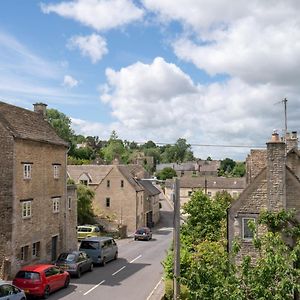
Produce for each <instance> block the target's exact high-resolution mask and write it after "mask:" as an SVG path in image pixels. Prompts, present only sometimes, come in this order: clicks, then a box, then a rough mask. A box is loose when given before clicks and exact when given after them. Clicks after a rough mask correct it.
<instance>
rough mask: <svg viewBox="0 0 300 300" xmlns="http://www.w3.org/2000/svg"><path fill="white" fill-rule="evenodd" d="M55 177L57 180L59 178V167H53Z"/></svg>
mask: <svg viewBox="0 0 300 300" xmlns="http://www.w3.org/2000/svg"><path fill="white" fill-rule="evenodd" d="M53 176H54V178H55V179H58V178H59V165H53Z"/></svg>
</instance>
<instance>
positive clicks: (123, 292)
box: [50, 200, 173, 300]
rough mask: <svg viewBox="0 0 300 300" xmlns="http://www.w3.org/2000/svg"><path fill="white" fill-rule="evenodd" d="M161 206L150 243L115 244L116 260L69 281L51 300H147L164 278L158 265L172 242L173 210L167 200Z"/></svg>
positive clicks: (127, 241) (160, 265) (122, 241)
mask: <svg viewBox="0 0 300 300" xmlns="http://www.w3.org/2000/svg"><path fill="white" fill-rule="evenodd" d="M161 203H162V209H161V220H160V222H159V224H158V225H157V226H156V227H155V228H153V238H152V240H150V241H134V240H133V239H123V240H119V241H117V244H118V247H119V258H118V260H116V261H112V262H110V263H107V264H106V265H105V267H95V268H94V271H93V272H91V273H86V274H84V275H83V276H82V277H81V278H80V279H76V278H72V279H71V283H70V286H69V287H68V288H67V289H65V290H60V291H58V292H56V293H54V294H52V295H51V296H50V299H53V300H55V299H70V300H71V299H72V300H77V299H78V300H79V299H87V300H94V299H95V300H96V299H97V300H98V299H99V298H100V297H101V299H113V300H122V299H130V300H147V299H150V296H151V294H152V292H153V290H154V289H155V287H156V286H157V284H158V283H159V282H160V280H161V278H162V276H163V267H162V264H161V262H162V261H163V260H164V258H165V256H166V251H167V250H168V248H169V246H170V243H171V241H172V215H173V212H172V208H171V207H170V205H169V203H168V202H167V201H166V200H162V201H161Z"/></svg>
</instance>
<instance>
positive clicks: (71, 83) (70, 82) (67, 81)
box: [63, 75, 78, 88]
mask: <svg viewBox="0 0 300 300" xmlns="http://www.w3.org/2000/svg"><path fill="white" fill-rule="evenodd" d="M77 85H78V80H76V79H75V78H73V77H72V76H70V75H65V76H64V82H63V86H66V87H69V88H73V87H75V86H77Z"/></svg>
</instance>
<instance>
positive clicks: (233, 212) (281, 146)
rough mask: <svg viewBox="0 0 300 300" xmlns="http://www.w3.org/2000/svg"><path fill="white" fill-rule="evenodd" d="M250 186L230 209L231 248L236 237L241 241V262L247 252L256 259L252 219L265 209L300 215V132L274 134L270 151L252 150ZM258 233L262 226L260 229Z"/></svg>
mask: <svg viewBox="0 0 300 300" xmlns="http://www.w3.org/2000/svg"><path fill="white" fill-rule="evenodd" d="M246 166H247V171H246V174H247V187H246V188H245V190H244V191H243V193H242V194H241V195H240V197H239V198H238V200H237V201H236V202H234V203H233V204H232V206H231V207H230V209H229V212H228V247H229V250H231V247H232V242H233V240H234V239H235V238H238V239H239V240H240V241H241V251H240V253H239V256H238V257H237V261H238V262H239V261H240V260H241V258H242V256H243V255H245V254H248V255H251V256H252V257H254V258H255V256H256V252H255V249H254V247H253V245H252V239H253V234H252V232H251V231H250V230H249V226H248V221H249V220H253V221H254V222H256V221H257V218H258V216H259V213H260V212H261V211H262V210H269V211H274V212H276V211H279V210H281V209H286V210H289V209H295V210H296V214H297V216H298V217H300V153H299V150H298V138H297V132H292V133H287V134H286V136H285V139H280V137H279V135H278V133H276V132H275V133H273V134H272V138H271V140H270V141H269V142H267V149H266V150H252V151H251V153H250V155H249V156H248V157H247V160H246ZM257 231H258V234H260V233H262V232H263V231H264V229H263V228H262V227H258V228H257Z"/></svg>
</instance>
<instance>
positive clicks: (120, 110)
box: [101, 58, 300, 158]
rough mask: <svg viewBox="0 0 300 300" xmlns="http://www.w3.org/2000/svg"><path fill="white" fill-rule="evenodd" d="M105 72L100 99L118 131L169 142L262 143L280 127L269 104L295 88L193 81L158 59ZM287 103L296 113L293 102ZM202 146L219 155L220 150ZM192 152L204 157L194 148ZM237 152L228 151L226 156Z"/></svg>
mask: <svg viewBox="0 0 300 300" xmlns="http://www.w3.org/2000/svg"><path fill="white" fill-rule="evenodd" d="M106 76H107V85H106V86H105V87H103V88H102V95H101V99H102V101H104V102H105V103H106V104H108V105H110V106H111V108H112V114H113V116H114V117H115V118H116V120H117V124H115V129H116V130H117V132H118V134H119V135H120V136H122V137H123V138H126V139H129V140H136V141H145V140H148V139H152V140H153V141H157V142H174V141H176V140H177V139H178V138H180V137H185V138H187V140H188V142H190V143H193V142H194V143H201V144H227V145H228V144H231V145H234V144H237V145H241V144H243V145H261V146H264V144H265V142H266V138H268V137H269V136H270V134H271V132H272V130H273V129H274V128H278V129H282V128H283V114H282V107H281V106H280V105H279V106H276V105H274V103H275V102H276V101H278V100H280V98H282V96H283V95H284V96H285V95H287V96H288V97H290V99H295V94H296V93H298V92H299V90H289V92H287V90H286V89H285V88H283V87H278V86H275V85H271V84H257V85H250V84H248V83H246V82H244V81H242V80H240V79H237V78H235V79H229V80H228V81H227V82H226V83H213V84H210V85H207V86H201V85H196V84H195V83H194V82H193V81H192V80H191V78H190V77H189V76H188V75H187V74H185V73H184V72H183V71H182V70H180V69H179V68H178V67H177V66H176V65H174V64H170V63H167V62H166V61H165V60H164V59H162V58H156V59H155V60H154V61H153V62H152V63H151V64H142V63H140V62H138V63H135V64H133V65H131V66H128V67H127V68H122V69H120V70H119V71H115V70H112V69H107V71H106ZM293 93H294V94H293ZM290 105H291V110H295V111H297V112H298V113H299V112H300V111H299V105H297V103H296V102H294V104H292V103H291V104H290ZM295 113H296V112H295ZM202 150H203V149H202ZM204 150H205V151H204V152H203V153H207V151H209V150H211V151H212V152H211V154H212V155H213V157H215V158H216V157H220V156H221V154H220V151H219V149H217V150H216V149H213V148H212V149H209V150H208V149H207V148H206V149H204ZM194 151H195V153H196V154H198V155H199V156H200V157H202V158H203V156H202V155H205V154H203V153H202V152H201V149H199V148H195V149H194ZM218 151H219V152H218ZM241 151H242V150H241V149H228V156H229V155H230V153H231V155H230V156H229V157H233V156H234V155H235V153H240V152H241ZM248 151H249V149H244V152H243V154H244V155H246V153H248ZM224 153H225V152H224V149H222V154H224ZM206 155H207V154H206ZM244 157H245V156H244ZM244 157H243V158H244ZM204 158H206V157H204Z"/></svg>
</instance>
